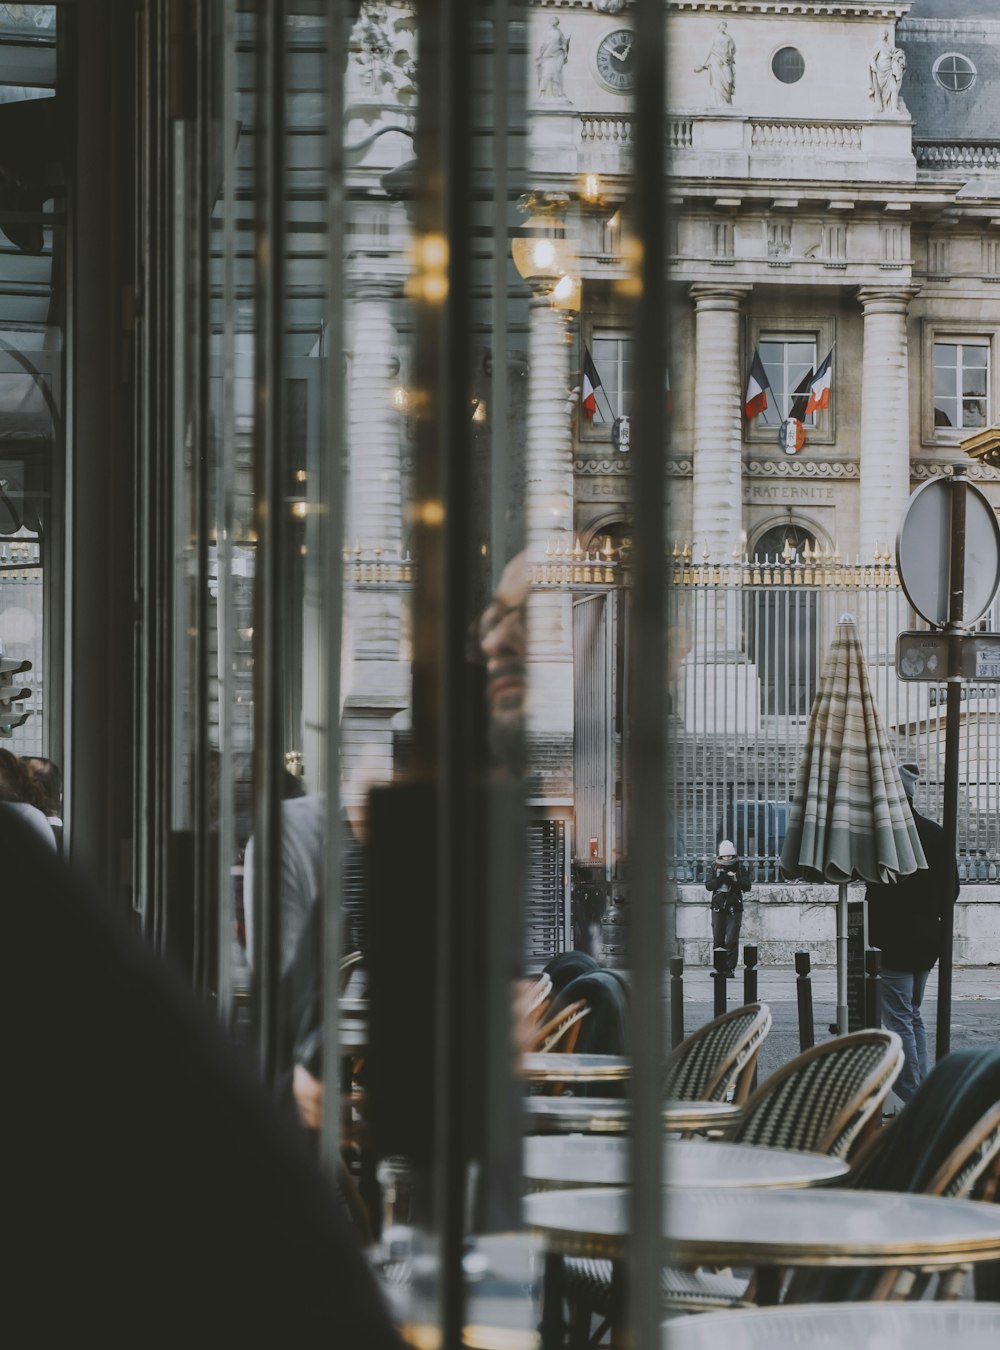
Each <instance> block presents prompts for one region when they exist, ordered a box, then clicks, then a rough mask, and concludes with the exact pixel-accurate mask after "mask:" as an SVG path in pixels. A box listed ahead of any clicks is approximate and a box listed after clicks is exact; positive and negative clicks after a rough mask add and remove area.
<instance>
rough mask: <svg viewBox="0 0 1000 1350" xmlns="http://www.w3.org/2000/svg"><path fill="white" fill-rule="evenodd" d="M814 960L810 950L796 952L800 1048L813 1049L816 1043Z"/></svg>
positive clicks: (796, 990)
mask: <svg viewBox="0 0 1000 1350" xmlns="http://www.w3.org/2000/svg"><path fill="white" fill-rule="evenodd" d="M811 967H812V962H811V960H810V958H809V953H808V952H796V953H795V974H796V980H795V997H796V998H797V1000H798V1005H799V1049H800V1050H811V1049H812V1047H813V1046H814V1045H815V1044H816V1032H815V1031H814V1029H813V991H812V976H811V975H810V973H809V971H810V969H811Z"/></svg>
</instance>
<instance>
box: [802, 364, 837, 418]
mask: <svg viewBox="0 0 1000 1350" xmlns="http://www.w3.org/2000/svg"><path fill="white" fill-rule="evenodd" d="M832 388H833V348H832V347H831V348H830V350H829V351H828V352H827V354H826V360H825V361H824V362H823V364H822V365H821V366H820V368H819V370H817V372H816V374H815V375H814V376H813V377H812V381H811V383H810V385H809V401H808V403H807V404H806V416H807V417H808V416H809V414H810V413H811V412H820V411H821V410H822V409H823V408H828V407H829V406H830V390H831V389H832Z"/></svg>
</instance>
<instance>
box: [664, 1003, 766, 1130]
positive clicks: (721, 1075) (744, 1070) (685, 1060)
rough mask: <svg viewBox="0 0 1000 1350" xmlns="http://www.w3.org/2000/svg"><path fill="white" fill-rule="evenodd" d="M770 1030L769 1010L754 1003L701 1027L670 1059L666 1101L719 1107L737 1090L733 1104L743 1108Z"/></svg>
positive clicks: (686, 1039)
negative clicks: (706, 1103) (714, 1104)
mask: <svg viewBox="0 0 1000 1350" xmlns="http://www.w3.org/2000/svg"><path fill="white" fill-rule="evenodd" d="M770 1026H771V1010H770V1008H768V1006H767V1004H766V1003H748V1004H747V1005H746V1006H745V1007H743V1008H734V1009H733V1010H732V1012H728V1013H724V1014H723V1016H722V1017H717V1018H716V1019H715V1021H714V1022H709V1023H707V1024H706V1025H705V1026H703V1027H700V1028H699V1029H698V1030H697V1031H695V1032H693V1033H692V1034H691V1035H690V1036H688V1037H686V1038H685V1039H684V1040H683V1041H681V1043H680V1045H678V1046H676V1047H675V1049H674V1050H673V1051H672V1052H671V1054H670V1056H669V1058H668V1059H667V1062H666V1066H665V1072H664V1096H666V1097H669V1098H671V1099H673V1100H674V1101H682V1102H692V1101H709V1102H715V1101H724V1100H726V1098H727V1096H728V1094H729V1091H730V1089H732V1091H733V1100H734V1101H735V1102H736V1103H737V1105H742V1103H743V1102H744V1101H745V1100H746V1097H747V1094H748V1092H749V1090H750V1081H751V1079H752V1078H753V1070H754V1065H755V1064H756V1062H757V1056H758V1054H759V1053H760V1047H761V1045H762V1044H763V1042H764V1037H765V1036H766V1035H767V1033H768V1030H769V1029H770Z"/></svg>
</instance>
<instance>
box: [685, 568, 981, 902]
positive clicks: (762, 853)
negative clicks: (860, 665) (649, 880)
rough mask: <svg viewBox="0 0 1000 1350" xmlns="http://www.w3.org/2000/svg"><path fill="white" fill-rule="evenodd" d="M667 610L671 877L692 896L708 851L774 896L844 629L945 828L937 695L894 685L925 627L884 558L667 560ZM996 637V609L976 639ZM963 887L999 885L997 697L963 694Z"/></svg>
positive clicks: (895, 741) (936, 687)
mask: <svg viewBox="0 0 1000 1350" xmlns="http://www.w3.org/2000/svg"><path fill="white" fill-rule="evenodd" d="M674 562H675V566H674V575H673V583H672V585H671V587H670V594H669V596H668V606H669V610H668V612H669V623H670V630H671V631H670V651H671V657H670V661H671V667H670V676H671V679H670V695H669V697H670V708H669V712H670V737H671V743H672V755H671V766H672V767H671V781H670V783H669V800H670V808H671V810H670V819H671V820H672V822H673V826H672V830H671V837H670V839H669V841H668V843H669V851H670V869H671V873H672V875H673V876H674V877H675V878H676V879H677V880H681V881H685V880H688V881H695V880H700V879H701V877H702V876H703V875H704V867H705V864H706V862H707V861H708V860H709V859H711V858H712V857H713V855H714V853H715V848H716V844H717V842H718V840H719V839H720V838H722V837H728V838H731V839H733V840H734V842H735V843H736V846H737V849H738V850H739V851H740V853H741V855H742V856H745V857H747V859H748V860H749V862H750V864H751V866H752V867H753V869H754V871H755V873H756V879H757V880H758V881H777V880H779V879H780V878H779V873H778V857H779V854H780V851H781V845H782V842H783V839H784V834H785V828H786V824H787V813H788V804H789V803H790V801H791V798H792V795H793V793H794V789H795V779H796V774H797V770H798V765H799V759H800V756H801V752H802V746H803V742H804V738H805V734H806V726H807V722H808V717H809V711H810V708H811V707H812V702H813V698H814V696H815V694H816V690H817V687H818V683H819V679H820V676H821V673H822V669H823V664H824V661H825V658H826V653H827V649H828V647H829V645H830V642H831V640H832V637H833V631H834V627H835V625H836V623H837V620H838V619H839V618H840V616H841V614H843V613H845V612H847V613H850V614H852V615H853V616H854V618H855V619H856V621H857V624H858V631H859V633H860V636H861V641H862V644H863V647H864V651H865V655H866V658H867V662H868V668H869V673H870V676H871V684H872V691H873V694H874V697H875V700H876V703H877V705H878V708H879V712H880V714H881V717H882V721H883V724H884V726H885V729H886V733H887V735H888V737H889V740H890V743H891V744H892V745H893V747H894V749H895V751H896V753H897V756H898V757H899V758H900V759H901V760H915V761H916V762H917V763H918V764H919V765H920V771H921V777H920V782H919V783H918V785H917V790H916V797H915V805H916V806H917V808H918V810H920V811H922V812H923V813H924V814H926V815H928V816H930V817H932V818H935V819H938V820H939V819H940V818H941V811H942V789H943V781H944V729H945V720H946V719H945V686H944V685H943V684H930V683H911V682H906V681H903V680H900V679H899V678H898V677H897V675H896V670H895V644H896V635H897V633H899V632H900V631H902V630H904V629H912V628H924V627H926V625H925V624H924V623H923V621H922V620H920V619H918V617H917V616H916V615H915V614H914V612H913V610H912V609H911V608H910V606H909V604H908V603H907V600H906V597H905V596H904V595H903V593H902V591H901V590H900V588H899V580H898V577H897V574H896V571H895V568H894V567H893V566H892V565H891V563H890V560H889V557H888V555H887V554H886V555H880V556H879V557H878V558H876V559H874V560H873V561H872V562H871V563H867V564H862V563H861V562H860V561H857V562H855V563H850V562H846V561H844V560H842V559H840V558H839V557H837V556H836V555H832V554H830V553H829V552H827V553H826V554H820V553H815V554H809V553H807V556H806V557H805V558H798V559H792V560H785V559H782V558H776V559H774V560H766V561H765V562H762V563H760V562H753V563H751V562H749V561H744V562H743V563H739V564H732V565H729V566H719V565H715V564H712V563H709V562H707V561H705V562H702V563H695V562H693V561H692V559H691V552H690V549H684V550H681V549H678V550H676V551H675V559H674ZM981 626H982V627H983V628H984V629H987V630H990V631H997V630H1000V603H997V602H995V603H994V605H993V608H992V611H991V613H990V615H989V616H988V618H987V619H986V620H985V621H984V622H983V624H982V625H981ZM961 747H962V748H961V759H960V787H959V794H960V796H959V871H960V875H961V878H962V880H963V882H970V883H971V882H996V881H998V880H1000V683H989V682H986V681H984V682H982V683H980V684H975V683H969V684H967V685H965V686H964V688H963V723H962V731H961Z"/></svg>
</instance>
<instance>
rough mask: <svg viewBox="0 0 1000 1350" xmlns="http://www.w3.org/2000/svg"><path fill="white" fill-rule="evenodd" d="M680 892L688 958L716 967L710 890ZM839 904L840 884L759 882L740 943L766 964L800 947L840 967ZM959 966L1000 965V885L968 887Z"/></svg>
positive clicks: (958, 915)
mask: <svg viewBox="0 0 1000 1350" xmlns="http://www.w3.org/2000/svg"><path fill="white" fill-rule="evenodd" d="M678 890H679V899H680V904H679V907H678V914H677V932H678V936H679V938H680V940H681V942H682V944H683V951H682V955H683V957H684V960H685V962H686V963H688V964H691V965H703V966H708V965H711V959H712V922H711V915H710V910H709V905H708V900H709V897H708V892H707V891H706V890H705V888H704V886H681V887H679V888H678ZM863 896H864V887H863V886H851V887H850V888H849V890H848V898H849V899H850V900H860V899H862V898H863ZM836 908H837V888H836V886H755V887H754V889H753V891H752V892H751V893H750V895H749V896H748V897H747V899H746V901H745V905H744V911H743V931H742V933H741V935H740V946H741V947H742V946H743V945H744V944H746V943H756V945H757V947H758V949H759V961H760V964H761V965H762V966H775V965H791V964H792V959H793V957H794V954H795V953H796V952H797V951H808V952H809V953H810V954H811V956H812V959H813V963H814V965H834V964H835V963H836V952H835V950H834V944H835V937H836V922H837V916H836ZM955 964H956V965H967V966H985V965H1000V886H963V887H962V891H961V894H960V896H959V901H958V904H957V905H956V907H955ZM998 986H1000V978H998Z"/></svg>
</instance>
